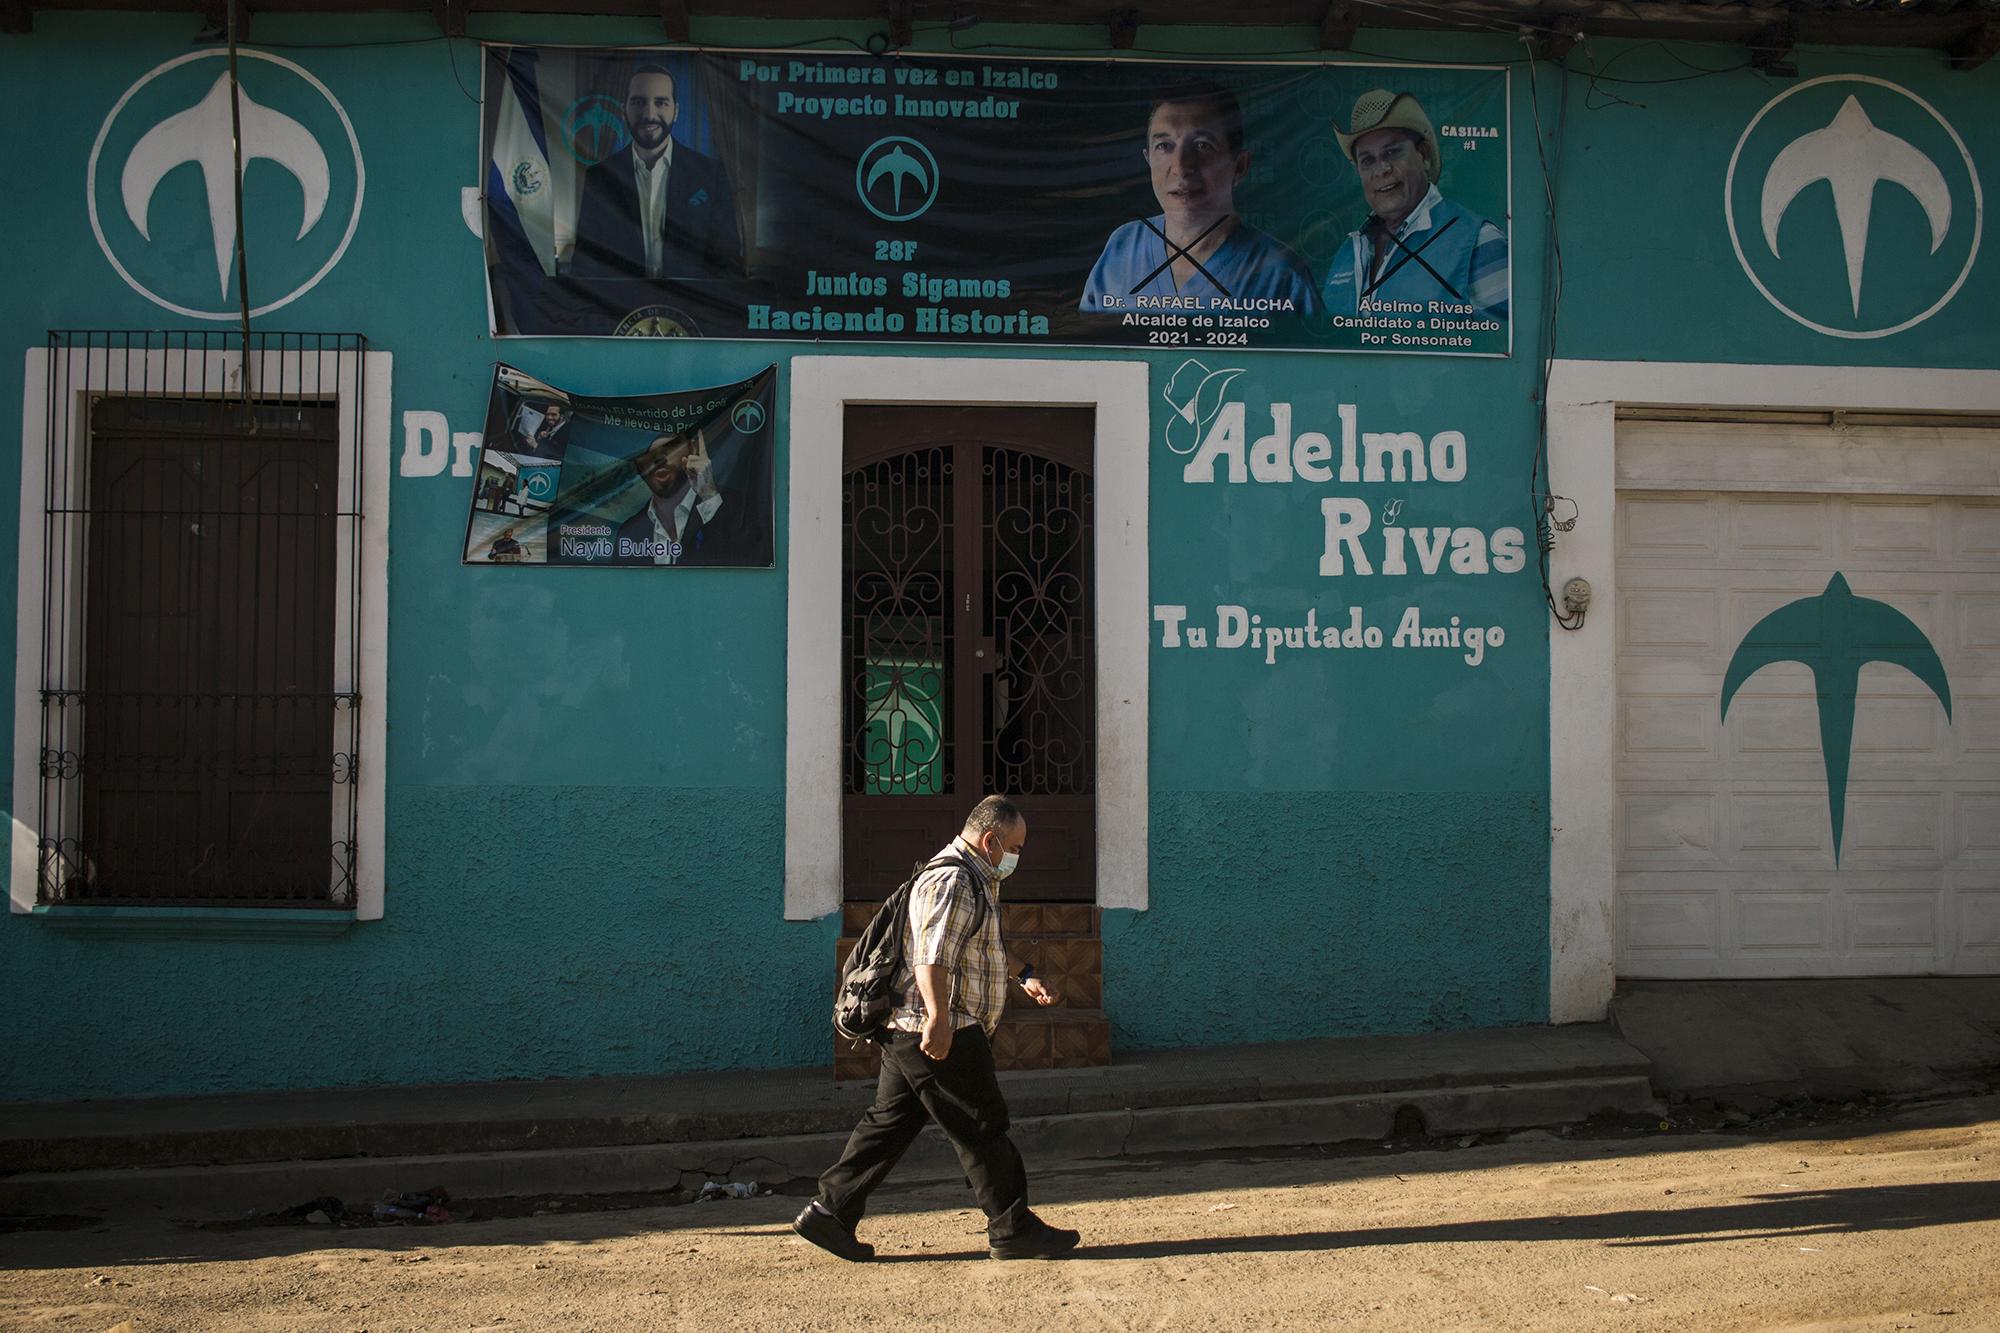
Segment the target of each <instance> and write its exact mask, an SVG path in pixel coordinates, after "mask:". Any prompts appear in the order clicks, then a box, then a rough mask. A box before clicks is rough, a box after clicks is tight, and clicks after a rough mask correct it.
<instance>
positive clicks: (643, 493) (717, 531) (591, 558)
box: [464, 365, 777, 569]
mask: <svg viewBox="0 0 2000 1333" xmlns="http://www.w3.org/2000/svg"><path fill="white" fill-rule="evenodd" d="M776 383H777V367H776V366H772V367H770V368H768V369H766V370H764V371H762V372H761V373H759V374H758V375H757V376H756V377H755V378H752V379H747V380H744V381H743V382H742V383H740V384H724V385H720V386H718V387H716V388H713V389H693V390H689V391H687V392H684V393H656V394H639V395H634V396H631V397H623V398H591V397H586V396H584V395H582V394H575V393H570V392H568V391H567V390H563V389H558V388H556V387H555V386H554V385H551V384H547V383H545V382H543V381H542V380H538V379H536V378H535V377H534V376H532V375H529V374H527V373H525V372H524V371H520V370H517V369H515V368H514V367H513V366H507V365H502V366H498V367H495V369H494V372H493V392H492V395H491V397H490V398H489V399H488V401H487V407H486V432H485V438H484V440H483V441H482V442H481V445H480V450H479V466H478V468H477V469H475V475H474V479H473V486H472V513H471V515H470V516H469V518H468V519H467V521H466V529H465V554H464V563H465V564H468V565H585V566H591V565H596V566H607V565H617V566H639V567H648V566H651V567H660V566H683V567H709V568H715V567H736V568H751V569H768V568H770V567H771V564H772V544H771V430H770V424H771V417H772V395H773V388H774V386H775V385H776Z"/></svg>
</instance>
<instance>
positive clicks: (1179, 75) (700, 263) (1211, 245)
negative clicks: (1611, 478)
mask: <svg viewBox="0 0 2000 1333" xmlns="http://www.w3.org/2000/svg"><path fill="white" fill-rule="evenodd" d="M484 69H485V82H484V89H485V97H484V102H483V114H484V133H483V135H482V139H481V146H482V153H483V160H484V162H485V164H486V172H487V186H486V190H485V200H486V205H485V206H486V227H485V231H486V255H487V268H488V277H489V293H490V297H491V306H492V316H493V320H492V323H493V331H494V332H495V333H496V334H501V335H532V336H564V335H569V336H677V337H699V338H786V339H791V338H808V339H814V340H839V341H855V342H863V341H874V342H884V341H886V342H943V343H980V342H983V343H1008V344H1016V345H1059V344H1085V345H1112V346H1128V347H1188V348H1193V347H1243V348H1296V349H1304V350H1321V351H1346V350H1359V351H1394V352H1442V353H1456V354H1461V355H1505V354H1507V352H1508V351H1509V350H1510V347H1511V295H1512V293H1511V276H1512V275H1511V266H1510V262H1509V261H1510V255H1509V246H1510V238H1511V233H1510V227H1509V200H1508V182H1509V173H1508V143H1509V137H1508V75H1507V71H1506V70H1505V69H1504V68H1495V67H1488V66H1450V65H1435V66H1434V65H1418V64H1396V65H1370V64H1338V65H1321V64H1267V63H1219V64H1205V65H1196V64H1184V63H1166V62H1159V61H1103V60H1096V59H1091V60H1082V59H1071V60H1008V59H1000V58H993V59H984V58H979V59H973V58H959V57H948V56H908V55H894V56H870V55H840V54H821V53H817V52H769V51H744V52H731V51H720V50H706V51H699V52H695V51H685V50H631V49H625V50H588V49H576V48H527V47H508V46H491V47H488V48H487V49H486V58H485V66H484Z"/></svg>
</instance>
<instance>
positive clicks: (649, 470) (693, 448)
mask: <svg viewBox="0 0 2000 1333" xmlns="http://www.w3.org/2000/svg"><path fill="white" fill-rule="evenodd" d="M632 470H633V471H634V472H636V473H638V474H639V478H640V480H642V481H644V482H645V483H646V492H647V494H646V503H645V504H643V505H641V506H640V507H639V512H638V513H636V514H634V515H632V517H630V518H628V519H626V520H625V521H624V522H623V523H621V524H619V525H618V539H617V542H616V544H615V546H614V547H613V551H614V555H613V557H612V563H613V564H620V565H689V566H697V565H759V564H769V563H770V554H769V552H768V551H766V550H759V549H758V547H759V545H760V543H759V541H758V537H759V533H758V531H757V527H758V525H757V523H756V516H755V515H754V514H752V513H751V512H750V505H749V502H748V501H747V500H745V499H744V497H743V496H742V495H741V494H739V493H737V492H736V491H734V490H728V491H725V490H723V489H721V488H720V487H718V486H717V485H716V484H715V475H714V468H713V466H712V465H711V463H710V461H709V457H708V445H707V443H706V442H705V441H704V440H703V439H702V437H701V436H700V435H699V434H686V435H661V436H658V437H657V438H655V439H654V440H653V442H652V443H651V444H649V445H647V446H646V449H645V451H644V452H643V453H641V454H640V455H639V456H638V457H637V458H634V459H633V460H632Z"/></svg>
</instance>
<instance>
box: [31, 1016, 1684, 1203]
mask: <svg viewBox="0 0 2000 1333" xmlns="http://www.w3.org/2000/svg"><path fill="white" fill-rule="evenodd" d="M1650 1070H1651V1064H1650V1062H1649V1061H1648V1060H1647V1059H1646V1058H1645V1057H1644V1056H1643V1055H1641V1054H1640V1053H1639V1052H1638V1051H1636V1050H1634V1049H1633V1047H1632V1046H1630V1045H1629V1044H1627V1043H1626V1042H1624V1041H1623V1040H1622V1039H1620V1038H1619V1037H1618V1036H1617V1034H1616V1033H1615V1032H1613V1031H1611V1030H1610V1029H1609V1027H1607V1026H1605V1025H1601V1024H1600V1025H1590V1026H1571V1027H1562V1028H1504V1029H1495V1030H1491V1031H1485V1032H1458V1033H1434V1034H1427V1035H1420V1036H1408V1037H1351V1038H1336V1039H1326V1040H1315V1041H1296V1042H1277V1043H1269V1044H1264V1045H1252V1046H1229V1047H1211V1048H1208V1049H1205V1050H1181V1051H1163V1052H1151V1053H1145V1054H1141V1055H1137V1056H1127V1057H1124V1058H1122V1059H1121V1060H1120V1061H1119V1063H1117V1064H1114V1065H1111V1066H1108V1067H1101V1068H1089V1069H1059V1070H1041V1071H1033V1072H1026V1073H1013V1074H1002V1075H1001V1084H1002V1086H1003V1088H1004V1089H1005V1090H1006V1094H1007V1100H1008V1105H1009V1107H1010V1109H1011V1110H1012V1113H1013V1116H1014V1120H1015V1123H1016V1124H1017V1125H1018V1126H1019V1127H1020V1135H1021V1141H1022V1145H1023V1150H1024V1151H1026V1152H1028V1153H1029V1155H1030V1156H1031V1157H1032V1158H1034V1159H1035V1160H1036V1161H1037V1162H1052V1161H1055V1160H1061V1159H1084V1160H1090V1159H1097V1158H1103V1157H1114V1156H1118V1155H1120V1154H1135V1155H1142V1154H1150V1153H1159V1152H1167V1151H1182V1150H1199V1151H1217V1150H1229V1149H1236V1148H1245V1149H1254V1148H1264V1147H1276V1146H1289V1145H1298V1144H1311V1143H1337V1142H1344V1141H1350V1140H1354V1139H1371V1138H1380V1137H1383V1136H1384V1135H1386V1134H1388V1133H1389V1132H1390V1128H1391V1126H1392V1125H1393V1123H1394V1121H1395V1118H1396V1112H1397V1109H1398V1108H1399V1107H1405V1106H1407V1107H1411V1108H1414V1110H1415V1112H1416V1113H1418V1114H1420V1115H1422V1116H1423V1117H1425V1119H1426V1121H1427V1124H1428V1127H1429V1128H1430V1129H1431V1131H1432V1132H1435V1133H1440V1134H1446V1133H1464V1132H1479V1131H1487V1130H1496V1129H1513V1128H1526V1127H1530V1126H1538V1125H1550V1124H1559V1123H1564V1122H1567V1121H1571V1120H1576V1119H1580V1118H1583V1117H1586V1116H1588V1115H1591V1114H1593V1113H1594V1112H1597V1111H1600V1110H1613V1111H1628V1112H1629V1111H1640V1112H1644V1111H1647V1110H1650V1109H1652V1106H1653V1102H1652V1094H1651V1091H1650V1089H1649V1087H1648V1075H1649V1073H1650ZM872 1091H873V1090H872V1088H870V1087H868V1086H867V1085H863V1084H836V1083H834V1082H833V1081H832V1080H831V1079H829V1078H828V1077H827V1070H826V1069H824V1068H820V1069H792V1070H765V1071H736V1072H730V1073H720V1074H680V1075H672V1076H666V1077H658V1078H627V1079H586V1080H570V1081H555V1080H551V1081H546V1082H525V1081H524V1082H515V1083H492V1084H477V1085H464V1084H460V1085H449V1086H441V1087H429V1088H424V1087H414V1088H412V1087H405V1088H373V1089H327V1090H319V1091H310V1092H279V1093H258V1094H247V1095H231V1096H214V1097H187V1098H171V1099H166V1098H156V1099H145V1100H135V1101H124V1102H70V1103H13V1104H0V1213H65V1212H96V1211H101V1210H106V1209H124V1208H132V1207H148V1208H160V1209H163V1210H165V1211H167V1212H168V1213H170V1214H171V1215H174V1216H184V1217H216V1216H229V1215H241V1213H242V1212H243V1211H244V1210H246V1209H250V1208H279V1207H286V1206H289V1205H291V1204H294V1203H298V1202H300V1201H302V1200H305V1199H309V1198H313V1197H315V1196H317V1195H323V1194H333V1195H337V1196H340V1197H342V1198H346V1199H348V1200H349V1201H350V1202H365V1201H368V1200H372V1199H374V1198H376V1197H378V1196H379V1195H380V1194H381V1193H382V1192H383V1191H385V1190H388V1189H391V1188H394V1189H396V1190H398V1191H404V1190H419V1189H427V1188H429V1187H431V1186H433V1185H443V1186H444V1187H445V1188H446V1189H448V1190H450V1191H451V1192H452V1194H453V1195H454V1196H457V1197H461V1198H477V1197H484V1196H496V1195H507V1194H521V1193H543V1192H551V1193H553V1192H565V1193H596V1192H606V1191H620V1190H642V1189H664V1188H669V1187H671V1186H673V1185H676V1184H686V1183H688V1182H689V1181H695V1182H696V1183H699V1180H705V1179H711V1178H714V1179H728V1178H735V1179H746V1178H749V1179H760V1180H780V1179H788V1178H792V1177H795V1176H810V1175H814V1174H817V1173H818V1172H819V1171H820V1170H823V1169H824V1168H825V1167H826V1166H827V1165H828V1164H829V1163H830V1162H831V1161H832V1160H833V1157H834V1155H835V1154H836V1153H837V1152H838V1151H839V1147H840V1145H841V1143H843V1142H844V1141H845V1139H846V1135H847V1132H848V1131H849V1130H850V1129H851V1128H852V1127H853V1125H854V1122H855V1120H856V1118H857V1117H858V1116H859V1115H860V1113H861V1111H862V1110H863V1109H864V1108H865V1107H866V1105H867V1103H868V1100H869V1098H870V1095H871V1093H872ZM927 1143H928V1147H921V1148H920V1150H919V1153H918V1157H917V1161H916V1162H915V1163H913V1164H912V1170H913V1171H916V1170H926V1169H936V1170H939V1171H943V1172H945V1173H947V1174H949V1173H950V1172H952V1171H955V1170H956V1167H955V1166H954V1165H953V1164H952V1160H951V1158H950V1157H949V1154H948V1153H947V1152H946V1151H945V1150H944V1149H943V1147H942V1145H941V1144H940V1143H939V1142H937V1141H936V1140H935V1139H931V1140H927ZM925 1161H929V1162H932V1163H933V1167H931V1168H927V1167H924V1166H922V1165H921V1164H922V1163H923V1162H925ZM902 1175H905V1173H904V1172H902V1171H900V1170H899V1176H902Z"/></svg>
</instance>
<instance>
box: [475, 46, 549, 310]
mask: <svg viewBox="0 0 2000 1333" xmlns="http://www.w3.org/2000/svg"><path fill="white" fill-rule="evenodd" d="M536 55H537V53H536V52H534V51H524V50H521V49H519V48H515V49H513V50H511V51H509V52H508V53H507V63H506V65H505V67H504V70H503V71H502V72H503V73H504V75H505V77H504V78H502V79H500V80H499V85H500V108H499V117H498V119H497V121H496V122H495V124H494V127H493V155H492V157H491V159H490V160H489V161H488V162H487V166H486V209H487V213H486V216H487V219H488V224H489V226H491V227H493V228H494V229H495V234H494V235H493V237H492V239H493V242H494V257H495V260H496V266H497V267H498V268H499V269H500V272H501V274H502V276H503V277H504V278H505V280H506V283H507V286H508V287H509V288H510V289H512V295H514V296H515V297H516V298H517V299H521V300H532V299H533V293H534V292H535V291H536V290H537V289H538V288H539V287H540V285H541V279H542V278H543V277H544V276H551V275H553V274H554V273H555V271H556V244H555V194H556V192H555V188H554V181H553V178H552V177H551V176H550V173H549V150H548V132H547V131H546V130H545V129H544V128H543V125H542V99H541V91H540V89H539V87H538V86H537V84H536V78H535V74H536V71H535V60H536ZM530 264H533V265H535V266H536V268H538V269H539V270H540V271H539V272H536V271H534V270H533V269H530V268H529V267H528V266H529V265H530Z"/></svg>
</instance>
